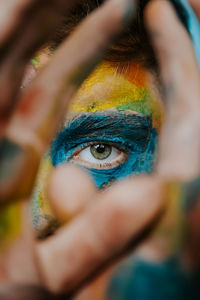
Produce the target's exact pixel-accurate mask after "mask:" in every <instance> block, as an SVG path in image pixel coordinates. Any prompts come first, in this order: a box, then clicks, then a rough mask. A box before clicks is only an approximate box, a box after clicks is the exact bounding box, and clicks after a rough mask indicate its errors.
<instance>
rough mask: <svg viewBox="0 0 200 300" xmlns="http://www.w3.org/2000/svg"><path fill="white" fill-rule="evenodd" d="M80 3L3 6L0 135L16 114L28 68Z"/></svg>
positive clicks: (0, 5) (39, 0) (31, 2)
mask: <svg viewBox="0 0 200 300" xmlns="http://www.w3.org/2000/svg"><path fill="white" fill-rule="evenodd" d="M75 2H77V1H76V0H70V1H63V0H57V1H42V0H37V1H34V0H28V1H25V0H17V1H16V0H14V1H6V2H5V1H3V3H0V12H1V13H0V14H1V17H2V18H0V19H1V21H0V23H1V26H0V132H2V131H3V129H4V126H5V125H6V122H7V120H8V118H9V116H10V114H11V112H12V109H13V106H14V104H15V100H16V97H17V91H18V89H19V86H20V83H21V80H22V75H23V72H24V68H25V66H26V64H27V62H28V61H29V60H30V59H31V58H32V56H33V55H34V53H35V51H36V50H37V49H38V48H39V47H41V45H42V44H43V43H44V42H46V41H47V39H48V37H49V35H50V34H54V32H55V30H56V28H57V26H58V25H59V24H60V22H61V20H62V17H63V13H66V12H67V11H68V10H69V8H70V7H71V6H72V5H73V4H74V3H75Z"/></svg>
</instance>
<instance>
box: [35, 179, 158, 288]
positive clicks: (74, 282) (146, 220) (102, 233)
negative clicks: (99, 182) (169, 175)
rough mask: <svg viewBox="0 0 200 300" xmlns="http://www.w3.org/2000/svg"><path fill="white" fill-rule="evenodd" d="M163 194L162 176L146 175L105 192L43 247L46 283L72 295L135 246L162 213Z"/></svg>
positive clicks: (40, 253)
mask: <svg viewBox="0 0 200 300" xmlns="http://www.w3.org/2000/svg"><path fill="white" fill-rule="evenodd" d="M144 186H145V189H144ZM162 192H163V186H162V183H160V182H159V180H158V179H157V178H153V177H152V178H150V177H149V178H142V177H141V178H137V179H134V180H128V181H125V182H124V183H121V184H120V185H116V186H115V187H113V188H112V189H110V190H109V191H106V192H103V193H102V194H101V195H99V197H97V198H96V199H94V200H95V203H94V204H93V205H91V206H90V208H89V209H87V210H86V211H84V212H83V214H82V215H80V216H79V217H77V218H76V219H74V221H73V222H72V223H71V224H69V225H68V226H66V227H63V228H62V229H60V230H59V231H58V232H57V234H56V235H55V236H54V237H52V238H49V239H47V240H46V241H44V242H41V243H40V244H39V245H38V250H37V252H38V262H39V265H40V268H41V276H42V277H43V279H44V284H45V285H46V286H47V287H48V288H49V289H50V290H52V291H55V292H63V291H65V292H68V293H70V292H72V291H74V290H75V289H77V288H78V287H80V286H81V285H82V284H83V283H84V282H85V281H86V280H87V279H88V278H90V277H91V276H92V275H94V274H95V275H96V272H97V271H99V269H100V267H102V266H104V267H105V266H106V265H107V264H109V262H110V263H111V260H112V259H114V258H115V259H116V258H117V257H118V256H119V255H120V254H122V253H123V251H125V250H127V249H128V248H132V247H133V245H134V243H136V239H137V238H138V234H139V233H141V231H142V230H144V229H145V228H147V227H148V229H149V228H150V227H149V225H150V223H151V222H153V220H154V221H155V217H156V216H158V215H159V213H161V210H162V209H163V198H162ZM145 207H146V208H147V207H148V209H144V208H145ZM143 233H144V232H143ZM50 274H51V275H50ZM54 274H55V276H54ZM90 279H91V278H90Z"/></svg>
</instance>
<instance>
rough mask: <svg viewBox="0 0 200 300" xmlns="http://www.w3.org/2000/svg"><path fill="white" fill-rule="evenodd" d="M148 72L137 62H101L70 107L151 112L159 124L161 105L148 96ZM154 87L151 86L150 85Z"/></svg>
mask: <svg viewBox="0 0 200 300" xmlns="http://www.w3.org/2000/svg"><path fill="white" fill-rule="evenodd" d="M148 78H149V73H148V72H147V71H146V70H144V69H143V68H142V67H141V66H140V65H139V64H134V63H132V64H119V63H109V62H103V63H101V64H100V65H99V66H98V67H97V68H96V69H95V70H94V72H93V73H92V74H91V75H90V76H89V77H88V78H87V79H86V80H85V81H84V83H83V84H82V86H81V88H80V89H79V91H78V93H77V94H76V96H75V98H74V100H73V103H72V105H71V108H70V112H72V113H81V112H97V111H106V110H111V109H112V110H115V111H116V110H117V111H119V112H123V111H127V110H128V111H132V112H135V113H137V114H144V115H152V118H153V123H154V127H156V128H158V127H159V124H160V123H161V111H162V110H161V105H160V101H159V99H158V98H157V97H155V96H152V95H151V87H150V85H149V84H148ZM154 89H155V88H154Z"/></svg>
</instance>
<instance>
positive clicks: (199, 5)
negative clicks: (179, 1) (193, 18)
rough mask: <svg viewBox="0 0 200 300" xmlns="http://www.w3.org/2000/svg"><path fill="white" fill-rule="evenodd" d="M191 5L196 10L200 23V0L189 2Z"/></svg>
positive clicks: (190, 0)
mask: <svg viewBox="0 0 200 300" xmlns="http://www.w3.org/2000/svg"><path fill="white" fill-rule="evenodd" d="M189 3H190V5H191V6H192V8H193V9H194V11H195V13H196V15H197V17H198V19H199V21H200V2H199V0H189Z"/></svg>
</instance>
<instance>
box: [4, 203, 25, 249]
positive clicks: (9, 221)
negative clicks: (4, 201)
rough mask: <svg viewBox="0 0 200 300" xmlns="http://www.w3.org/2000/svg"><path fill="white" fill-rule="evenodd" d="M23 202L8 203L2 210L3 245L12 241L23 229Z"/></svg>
mask: <svg viewBox="0 0 200 300" xmlns="http://www.w3.org/2000/svg"><path fill="white" fill-rule="evenodd" d="M21 219H22V215H21V203H14V204H10V205H8V206H7V207H6V208H4V209H2V210H1V212H0V240H1V247H4V246H6V245H7V244H9V243H11V242H12V241H13V240H14V239H15V238H16V237H17V236H19V234H20V231H21Z"/></svg>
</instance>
